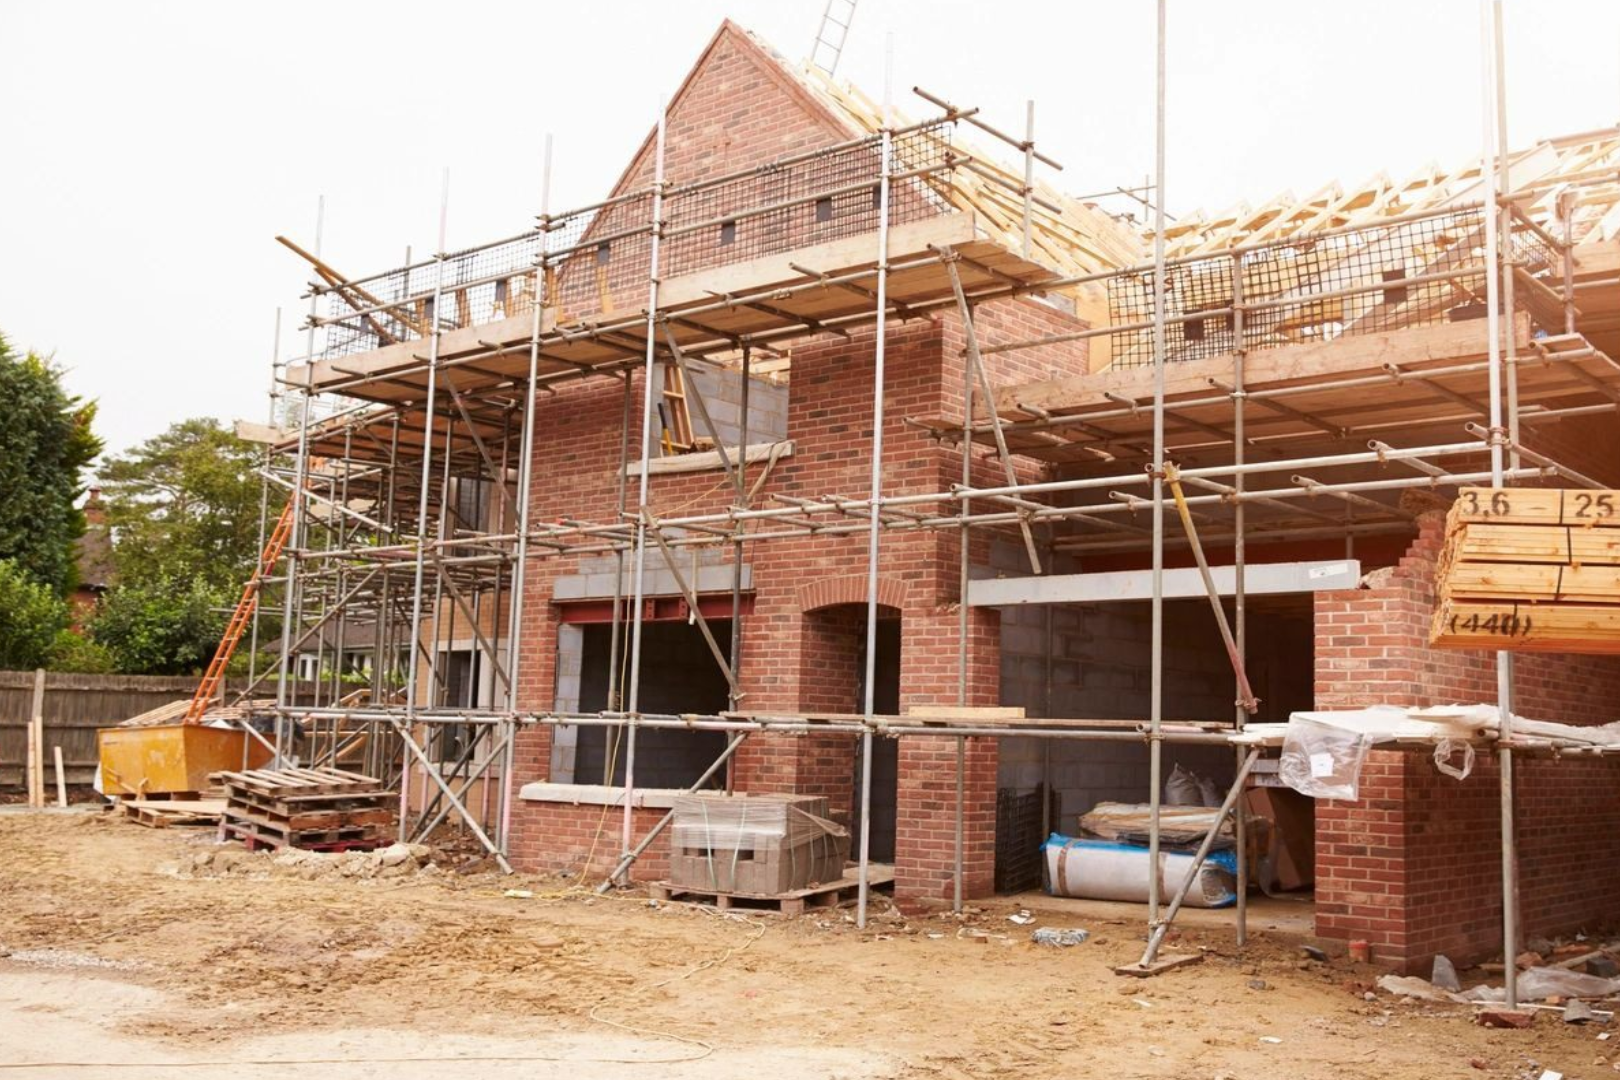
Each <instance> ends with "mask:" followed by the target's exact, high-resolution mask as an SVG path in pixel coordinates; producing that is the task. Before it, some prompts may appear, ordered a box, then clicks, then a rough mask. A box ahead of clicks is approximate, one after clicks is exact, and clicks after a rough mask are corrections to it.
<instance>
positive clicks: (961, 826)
mask: <svg viewBox="0 0 1620 1080" xmlns="http://www.w3.org/2000/svg"><path fill="white" fill-rule="evenodd" d="M1031 105H1032V106H1033V102H1032V103H1031ZM952 281H953V283H954V282H955V281H956V279H955V278H954V277H953V278H952ZM969 318H971V315H970V314H969V311H968V308H967V305H966V304H963V305H962V319H963V321H964V326H963V331H964V333H965V332H967V330H968V328H967V326H966V325H965V322H966V320H967V319H969ZM974 381H975V380H974V373H973V354H972V352H971V351H969V350H968V349H967V348H965V347H964V348H963V350H962V487H963V488H970V487H972V486H973V384H974ZM986 405H987V407H989V408H992V409H993V408H995V402H993V401H991V402H987V403H986ZM971 504H972V500H971V499H962V500H961V501H960V506H959V510H958V516H959V517H960V519H961V525H960V526H959V532H958V533H957V536H958V537H959V538H960V543H961V545H962V549H961V551H960V552H958V555H959V557H960V560H961V562H960V564H959V566H958V567H957V578H958V579H957V586H956V591H957V597H956V704H957V705H959V706H963V707H966V705H967V703H968V581H969V578H970V576H971V553H970V552H969V547H970V545H969V543H968V540H969V538H970V537H971V536H972V531H971V530H972V526H970V525H969V524H968V515H969V514H970V513H971V512H972V506H971ZM966 771H967V738H966V736H963V735H958V736H957V737H956V814H955V818H956V820H955V822H954V825H955V830H954V841H955V842H954V844H953V845H952V852H951V854H952V858H951V910H952V911H961V910H962V873H963V867H962V863H963V861H964V860H963V846H964V844H965V841H966V835H965V834H966V828H965V823H964V821H963V813H964V809H963V804H964V803H965V802H966V791H965V790H964V789H965V787H966Z"/></svg>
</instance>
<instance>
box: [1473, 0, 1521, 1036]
mask: <svg viewBox="0 0 1620 1080" xmlns="http://www.w3.org/2000/svg"><path fill="white" fill-rule="evenodd" d="M1499 3H1500V0H1497V3H1495V4H1493V3H1492V0H1480V45H1481V53H1482V60H1483V63H1482V64H1481V69H1482V73H1483V76H1484V78H1483V80H1482V82H1483V87H1482V89H1483V92H1484V93H1483V97H1484V135H1485V139H1484V143H1485V152H1484V159H1485V181H1486V182H1485V266H1486V274H1485V290H1486V293H1485V334H1486V337H1487V339H1488V340H1487V342H1486V346H1485V347H1486V357H1487V361H1488V364H1487V369H1488V372H1489V376H1490V403H1489V408H1490V421H1491V429H1490V433H1489V439H1490V454H1491V486H1492V487H1495V488H1499V487H1501V486H1503V482H1504V481H1503V473H1502V465H1503V460H1502V459H1503V454H1502V444H1503V443H1504V442H1505V441H1506V439H1505V433H1504V431H1503V427H1502V317H1501V315H1502V313H1501V308H1500V303H1501V289H1500V284H1501V282H1500V278H1499V276H1498V271H1499V269H1500V267H1501V262H1500V260H1501V236H1500V235H1499V229H1498V225H1499V219H1498V214H1500V212H1501V209H1500V207H1499V205H1498V202H1499V199H1498V195H1499V193H1500V183H1501V176H1500V175H1499V173H1498V169H1497V165H1498V162H1497V157H1496V124H1497V118H1496V110H1497V97H1496V80H1497V78H1498V75H1499V73H1498V72H1497V70H1496V56H1497V53H1496V48H1495V45H1494V39H1495V37H1496V28H1497V22H1496V18H1497V15H1496V13H1495V10H1494V9H1495V8H1496V7H1497V6H1498V5H1499ZM1512 702H1513V663H1512V657H1511V655H1510V654H1509V653H1508V652H1507V651H1506V650H1502V649H1499V650H1497V653H1496V708H1497V715H1498V717H1499V720H1498V724H1499V729H1498V730H1499V734H1498V738H1499V741H1500V742H1502V743H1503V744H1505V743H1506V742H1507V740H1508V739H1509V738H1510V737H1511V735H1512V733H1513V713H1512V711H1511V710H1512ZM1497 760H1498V762H1499V763H1500V770H1499V771H1500V792H1499V797H1500V802H1501V817H1502V954H1503V956H1505V957H1507V958H1508V963H1506V964H1505V965H1503V972H1502V990H1503V996H1504V998H1505V999H1506V1003H1507V1007H1508V1008H1510V1009H1512V1008H1516V1007H1517V1006H1518V972H1517V971H1516V970H1515V969H1514V964H1513V963H1512V957H1513V956H1514V955H1516V954H1517V952H1518V940H1519V910H1518V907H1519V895H1518V893H1519V888H1518V878H1519V873H1518V870H1519V865H1518V864H1519V854H1518V847H1517V844H1516V839H1515V836H1514V806H1513V751H1512V750H1510V749H1508V748H1507V746H1506V745H1503V746H1502V747H1501V749H1499V750H1498V751H1497Z"/></svg>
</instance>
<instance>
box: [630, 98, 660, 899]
mask: <svg viewBox="0 0 1620 1080" xmlns="http://www.w3.org/2000/svg"><path fill="white" fill-rule="evenodd" d="M664 120H665V107H664V106H663V105H660V106H659V107H658V132H657V139H656V142H655V144H654V149H653V189H652V235H651V238H650V241H649V244H648V251H647V359H646V365H645V367H644V369H643V371H642V382H641V399H642V405H641V476H640V477H639V478H638V479H639V484H638V486H637V489H636V490H637V497H636V569H635V587H634V589H633V590H632V602H633V604H634V610H633V611H632V612H631V616H630V618H631V622H630V674H629V677H628V679H627V681H628V682H629V684H630V685H629V703H628V704H629V708H628V710H627V711H628V712H629V714H630V715H629V716H628V717H627V718H626V724H627V725H628V727H627V728H626V730H625V739H624V828H623V835H622V837H621V839H622V840H623V843H624V854H625V855H628V854H630V851H631V849H632V847H633V842H634V836H633V825H634V817H635V794H636V711H637V710H638V709H640V708H641V623H642V618H641V614H642V613H641V605H642V600H643V589H644V587H645V585H646V569H647V509H648V507H647V474H648V472H650V471H651V466H650V462H651V459H652V442H653V430H652V418H653V389H652V388H653V367H654V364H655V363H656V362H657V360H656V358H657V353H658V345H657V342H658V241H659V239H660V238H661V236H662V234H663V231H664V227H663V213H664ZM623 865H625V866H626V867H627V868H628V864H623ZM625 872H628V869H627V870H626V871H625Z"/></svg>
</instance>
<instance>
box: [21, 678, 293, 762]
mask: <svg viewBox="0 0 1620 1080" xmlns="http://www.w3.org/2000/svg"><path fill="white" fill-rule="evenodd" d="M246 682H247V680H245V679H235V680H228V681H227V684H226V700H227V701H228V700H230V697H231V693H232V691H234V690H235V689H238V688H240V687H241V686H243V685H245V684H246ZM197 683H198V679H197V678H196V677H193V676H169V675H70V674H60V673H57V672H47V673H46V675H45V752H44V758H45V763H46V764H45V767H46V770H47V772H49V771H50V769H51V768H52V766H51V748H52V747H53V746H60V747H61V748H62V759H63V765H64V769H65V772H66V774H67V782H68V783H69V784H88V783H90V781H91V778H92V776H93V775H94V773H95V769H96V764H97V758H96V731H97V729H99V728H104V727H112V726H113V725H115V724H118V723H120V722H122V721H124V720H128V719H129V718H130V717H132V716H136V715H139V714H140V713H143V712H146V711H147V710H149V709H155V708H157V707H158V706H159V705H167V704H168V703H169V702H171V701H180V700H182V699H185V698H189V697H191V695H192V694H194V693H196V691H197ZM264 687H268V689H265V688H264ZM264 687H261V689H260V690H259V691H256V692H255V693H256V694H257V693H266V694H267V695H270V696H273V695H274V693H275V684H274V683H273V682H272V683H268V684H264ZM295 700H296V699H295ZM33 701H34V673H33V672H32V671H0V788H18V789H20V788H22V787H23V785H24V783H25V781H24V776H23V762H24V761H25V760H26V757H27V748H28V721H29V718H30V717H29V714H30V712H31V711H32V708H33ZM47 787H49V783H48V784H47Z"/></svg>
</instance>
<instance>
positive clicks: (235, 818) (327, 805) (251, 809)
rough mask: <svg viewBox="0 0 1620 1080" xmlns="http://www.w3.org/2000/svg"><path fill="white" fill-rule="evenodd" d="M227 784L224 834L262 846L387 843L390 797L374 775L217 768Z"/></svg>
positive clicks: (330, 847) (365, 847)
mask: <svg viewBox="0 0 1620 1080" xmlns="http://www.w3.org/2000/svg"><path fill="white" fill-rule="evenodd" d="M212 779H213V780H214V781H215V782H216V783H218V784H220V785H222V786H223V787H224V789H225V809H224V816H223V817H222V818H221V820H220V836H221V838H222V839H224V838H229V837H236V838H237V839H239V840H241V841H242V842H243V843H245V844H246V845H247V846H248V848H249V850H252V849H254V848H260V847H268V848H282V847H295V848H306V849H309V850H313V851H352V850H358V851H369V850H370V849H372V848H375V847H378V846H379V845H381V844H384V843H386V842H387V841H386V840H385V839H384V831H385V829H386V828H387V827H388V826H389V825H390V824H392V822H393V820H394V814H393V811H392V810H390V809H389V802H390V801H391V798H392V797H391V796H390V795H389V793H388V792H387V791H385V790H384V789H383V786H382V783H381V781H379V780H376V779H374V778H372V777H370V776H361V775H360V774H359V773H351V772H344V771H342V770H341V769H325V768H322V769H252V770H249V771H246V772H220V773H215V774H214V775H213V777H212Z"/></svg>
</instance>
